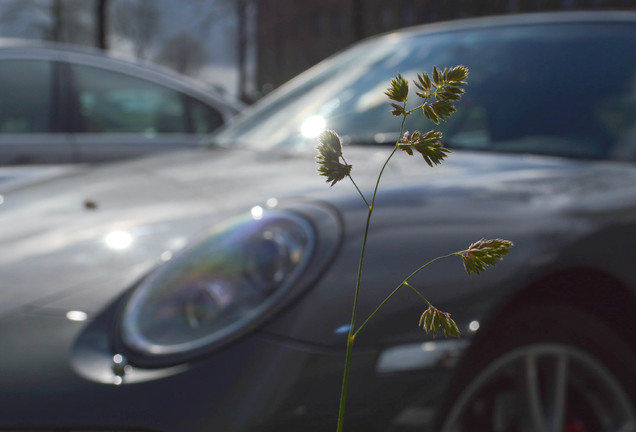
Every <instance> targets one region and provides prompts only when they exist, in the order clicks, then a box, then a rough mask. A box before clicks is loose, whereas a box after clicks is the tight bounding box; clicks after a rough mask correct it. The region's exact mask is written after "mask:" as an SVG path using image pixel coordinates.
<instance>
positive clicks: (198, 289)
mask: <svg viewBox="0 0 636 432" xmlns="http://www.w3.org/2000/svg"><path fill="white" fill-rule="evenodd" d="M321 211H324V210H321ZM330 217H331V220H332V221H335V218H334V217H333V216H330ZM318 220H320V219H318ZM320 223H323V224H324V223H325V222H324V218H323V222H320ZM320 223H319V224H320ZM336 225H339V224H338V223H337V221H336ZM331 228H332V229H330V230H329V233H330V234H329V235H327V236H326V237H327V238H329V237H332V239H329V240H328V243H331V244H330V245H329V249H331V250H332V251H333V246H334V244H335V242H336V237H337V236H338V233H337V232H338V230H339V227H338V229H335V230H334V229H333V227H331ZM316 238H317V236H316V227H315V224H314V223H312V222H310V221H309V220H308V219H307V218H305V217H303V216H301V215H300V214H298V213H296V212H291V211H282V210H272V211H266V212H265V213H263V214H262V215H260V216H259V217H258V218H253V217H243V218H238V219H236V220H233V221H231V223H228V224H225V225H224V226H222V227H220V228H218V229H216V230H215V231H214V232H213V233H212V234H211V235H210V236H208V237H206V238H205V239H204V240H203V241H201V242H199V243H198V244H196V245H194V246H193V247H191V248H189V249H187V250H186V251H184V252H183V253H181V254H179V255H178V256H176V257H174V258H173V259H172V260H170V261H168V262H167V263H165V264H164V265H162V266H160V267H159V268H158V269H156V270H155V271H154V272H153V273H151V274H150V275H149V276H148V277H147V278H145V279H144V280H143V281H142V282H141V283H140V284H139V285H138V286H137V287H136V288H135V289H134V291H133V292H132V293H131V295H130V297H129V298H128V300H127V302H126V305H125V307H124V309H123V313H122V315H121V321H120V323H121V338H122V342H123V343H124V344H125V345H126V347H127V348H128V349H130V350H132V351H133V352H136V353H139V354H143V355H145V356H155V357H165V356H174V355H177V356H179V355H183V354H184V353H189V352H196V351H199V350H201V349H208V348H210V347H212V346H215V345H216V344H218V343H220V342H223V341H226V340H228V339H229V338H232V337H236V336H237V335H240V334H242V333H244V332H245V331H246V330H249V329H251V328H253V327H254V326H255V325H256V324H258V323H259V322H260V319H262V318H263V317H265V316H266V315H267V314H268V313H270V312H271V311H272V310H273V309H276V308H275V307H274V306H275V305H278V304H279V303H281V302H280V300H281V299H282V298H284V297H289V292H290V291H293V290H294V289H296V288H295V284H294V282H298V279H299V277H300V276H301V275H303V273H304V272H305V270H306V268H307V266H308V264H309V263H310V261H311V260H312V257H314V256H315V255H316V251H317V248H318V247H317V242H316ZM321 243H324V241H322V240H321ZM322 255H324V253H323V254H322ZM329 255H331V254H329ZM323 261H324V259H323ZM303 276H304V275H303Z"/></svg>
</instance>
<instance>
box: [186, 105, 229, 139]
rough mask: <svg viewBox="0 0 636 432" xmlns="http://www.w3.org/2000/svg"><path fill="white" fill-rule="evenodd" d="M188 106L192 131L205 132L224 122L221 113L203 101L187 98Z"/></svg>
mask: <svg viewBox="0 0 636 432" xmlns="http://www.w3.org/2000/svg"><path fill="white" fill-rule="evenodd" d="M188 107H189V110H190V119H191V120H192V130H193V132H194V133H198V134H207V133H210V132H212V131H213V130H215V129H217V128H218V127H220V126H221V125H223V123H224V122H223V116H222V115H221V113H220V112H218V111H217V110H215V109H214V108H212V107H210V106H208V105H206V104H204V103H203V102H199V101H198V100H196V99H192V98H188Z"/></svg>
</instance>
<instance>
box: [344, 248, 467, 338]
mask: <svg viewBox="0 0 636 432" xmlns="http://www.w3.org/2000/svg"><path fill="white" fill-rule="evenodd" d="M456 255H457V253H456V252H454V253H452V254H448V255H444V256H441V257H437V258H435V259H433V260H430V261H429V262H427V263H426V264H424V265H422V266H420V267H419V268H418V269H417V270H415V271H414V272H413V273H411V274H410V275H409V276H408V277H407V278H406V279H404V280H403V281H402V282H401V283H400V284H399V285H398V286H397V287H396V288H395V289H394V290H393V291H392V292H391V294H389V295H388V296H387V297H386V298H385V299H384V300H383V301H382V303H380V305H379V306H378V307H377V308H375V310H374V311H373V312H372V313H371V315H369V317H368V318H367V319H366V320H365V321H364V322H363V323H362V324H361V325H360V327H358V329H357V330H356V331H355V333H353V338H354V339H355V337H356V336H357V335H358V333H360V331H361V330H362V329H363V328H364V326H366V325H367V323H368V322H369V321H371V319H372V318H373V317H374V316H375V314H377V313H378V312H379V311H380V309H382V307H383V306H384V305H385V303H386V302H388V301H389V300H390V299H391V297H393V296H394V295H395V294H397V292H398V291H399V290H400V288H402V287H403V286H408V287H409V288H411V289H412V290H413V291H414V292H415V293H416V294H417V295H418V296H419V297H421V298H422V299H423V300H424V301H425V302H426V304H428V305H429V306H430V307H432V306H433V305H432V304H431V303H430V302H429V301H428V300H427V299H426V297H424V296H423V295H422V294H421V293H420V292H419V291H418V290H416V289H415V288H413V287H412V286H411V285H410V284H409V279H411V278H412V277H413V276H415V275H416V274H418V273H419V272H421V271H422V270H424V269H425V268H426V267H428V266H429V265H431V264H433V263H434V262H436V261H439V260H441V259H444V258H450V257H453V256H456Z"/></svg>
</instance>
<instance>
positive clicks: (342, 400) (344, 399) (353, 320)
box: [336, 102, 408, 432]
mask: <svg viewBox="0 0 636 432" xmlns="http://www.w3.org/2000/svg"><path fill="white" fill-rule="evenodd" d="M404 108H406V102H404ZM407 115H408V114H407V113H405V114H404V115H403V116H402V124H401V126H400V135H399V137H402V134H403V133H404V123H405V122H406V116H407ZM398 139H399V138H398ZM398 142H399V141H398ZM397 149H398V147H397V143H396V144H395V147H394V148H393V151H392V152H391V154H390V155H389V157H388V158H387V159H386V161H385V162H384V165H382V169H381V170H380V174H378V179H377V181H376V183H375V188H374V189H373V196H372V197H371V204H369V203H368V201H367V200H366V199H365V197H364V195H363V194H362V192H361V191H360V189H359V188H358V185H356V183H355V182H354V181H353V178H352V177H351V175H349V179H350V180H351V182H352V183H353V185H354V186H355V187H356V189H358V192H359V193H360V196H361V197H362V199H363V200H364V202H365V204H366V205H367V208H368V213H367V222H366V225H365V227H364V237H363V238H362V248H361V250H360V262H359V264H358V275H357V278H356V289H355V294H354V297H353V308H352V311H351V326H350V327H349V333H348V336H347V351H346V354H345V366H344V373H343V377H342V389H341V391H340V407H339V410H338V426H337V428H336V430H337V432H342V430H343V426H344V413H345V407H346V402H347V390H348V388H349V371H350V369H351V352H352V351H353V341H354V340H355V334H354V333H353V331H354V329H355V326H356V315H357V312H358V299H359V296H360V283H361V280H362V266H363V264H364V254H365V251H366V248H367V239H368V238H369V226H370V223H371V215H373V208H374V204H375V197H376V195H377V193H378V187H379V186H380V179H381V178H382V174H383V173H384V169H385V168H386V166H387V165H388V163H389V161H390V160H391V158H392V157H393V155H394V154H395V152H396V151H397ZM343 160H344V158H343ZM345 163H346V161H345Z"/></svg>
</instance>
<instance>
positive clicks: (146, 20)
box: [113, 0, 160, 59]
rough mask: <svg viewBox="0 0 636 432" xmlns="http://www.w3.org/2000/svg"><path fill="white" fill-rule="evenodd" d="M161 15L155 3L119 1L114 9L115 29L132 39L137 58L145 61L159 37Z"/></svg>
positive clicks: (136, 0) (142, 0)
mask: <svg viewBox="0 0 636 432" xmlns="http://www.w3.org/2000/svg"><path fill="white" fill-rule="evenodd" d="M159 24H160V13H159V10H158V9H157V5H156V3H155V2H154V1H148V0H128V1H119V2H117V3H116V4H115V6H114V7H113V29H114V31H116V32H118V33H119V34H121V35H122V36H124V37H125V38H128V39H130V41H131V44H132V47H133V53H134V55H135V57H137V58H140V59H145V58H146V57H147V56H148V49H149V48H150V46H151V45H152V42H153V41H154V40H155V39H156V37H157V32H158V30H159Z"/></svg>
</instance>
